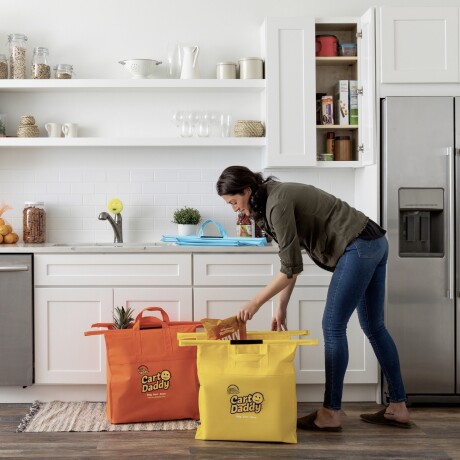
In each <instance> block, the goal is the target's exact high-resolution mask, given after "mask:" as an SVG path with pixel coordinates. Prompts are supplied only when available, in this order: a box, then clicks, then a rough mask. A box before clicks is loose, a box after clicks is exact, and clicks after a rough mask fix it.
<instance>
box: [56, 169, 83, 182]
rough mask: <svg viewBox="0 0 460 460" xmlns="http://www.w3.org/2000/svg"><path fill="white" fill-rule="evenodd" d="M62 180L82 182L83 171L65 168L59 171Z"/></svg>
mask: <svg viewBox="0 0 460 460" xmlns="http://www.w3.org/2000/svg"><path fill="white" fill-rule="evenodd" d="M59 181H60V182H82V181H83V173H82V172H81V171H75V170H73V169H70V170H68V169H65V170H63V171H61V172H60V173H59Z"/></svg>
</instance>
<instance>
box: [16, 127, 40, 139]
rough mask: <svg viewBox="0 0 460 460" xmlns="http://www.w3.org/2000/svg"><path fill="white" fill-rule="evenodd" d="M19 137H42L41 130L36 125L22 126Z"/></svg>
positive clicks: (19, 129)
mask: <svg viewBox="0 0 460 460" xmlns="http://www.w3.org/2000/svg"><path fill="white" fill-rule="evenodd" d="M18 137H40V130H39V129H38V127H37V126H35V125H26V126H20V127H19V128H18Z"/></svg>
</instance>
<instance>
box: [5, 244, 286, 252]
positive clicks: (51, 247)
mask: <svg viewBox="0 0 460 460" xmlns="http://www.w3.org/2000/svg"><path fill="white" fill-rule="evenodd" d="M167 252H174V253H217V252H219V253H222V252H226V253H258V254H267V253H269V254H272V253H275V254H276V253H278V245H277V244H275V243H269V244H267V245H266V246H178V245H177V244H175V243H162V242H154V243H85V242H82V243H43V244H24V243H16V244H0V254H15V253H17V254H24V253H28V254H30V253H42V254H43V253H49V254H65V253H98V254H101V253H167Z"/></svg>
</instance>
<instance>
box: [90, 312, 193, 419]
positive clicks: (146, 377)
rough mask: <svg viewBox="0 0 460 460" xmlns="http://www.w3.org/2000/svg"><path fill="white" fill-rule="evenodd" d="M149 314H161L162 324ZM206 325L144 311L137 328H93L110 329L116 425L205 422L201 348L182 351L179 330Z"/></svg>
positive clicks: (110, 397) (110, 413)
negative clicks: (200, 404)
mask: <svg viewBox="0 0 460 460" xmlns="http://www.w3.org/2000/svg"><path fill="white" fill-rule="evenodd" d="M146 311H158V312H161V315H162V320H160V319H159V318H155V317H146V318H143V317H142V315H143V313H144V312H146ZM200 326H201V323H199V322H192V321H170V320H169V317H168V315H167V313H166V312H165V311H164V310H163V309H162V308H160V307H147V308H144V309H143V310H142V311H141V312H140V313H139V314H138V315H137V317H136V321H135V322H134V325H133V327H132V328H131V329H113V325H112V324H111V323H97V324H93V325H92V326H91V327H107V328H108V330H98V331H88V332H85V335H99V334H103V335H104V337H105V343H106V347H107V418H108V419H109V420H110V422H111V423H115V424H116V423H136V422H152V421H159V420H179V419H195V420H197V419H199V412H198V377H197V370H196V349H194V348H192V347H187V348H184V347H179V344H178V340H177V333H178V332H195V331H196V329H197V327H200Z"/></svg>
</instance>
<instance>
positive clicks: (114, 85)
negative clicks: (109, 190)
mask: <svg viewBox="0 0 460 460" xmlns="http://www.w3.org/2000/svg"><path fill="white" fill-rule="evenodd" d="M265 87H266V83H265V80H255V79H254V80H251V79H248V80H239V79H234V80H233V79H232V80H216V79H197V80H180V79H147V78H145V79H82V78H80V79H78V78H71V79H69V80H59V79H50V80H33V79H24V80H0V92H1V91H9V92H10V91H53V92H54V91H71V90H85V91H88V90H92V89H94V90H97V91H103V90H106V91H111V90H114V89H124V90H128V91H131V90H138V89H141V90H145V89H152V90H155V89H158V90H165V89H171V90H200V89H203V90H206V91H210V90H211V91H212V90H218V91H222V90H229V91H233V90H235V91H255V92H257V91H262V90H264V89H265Z"/></svg>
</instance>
